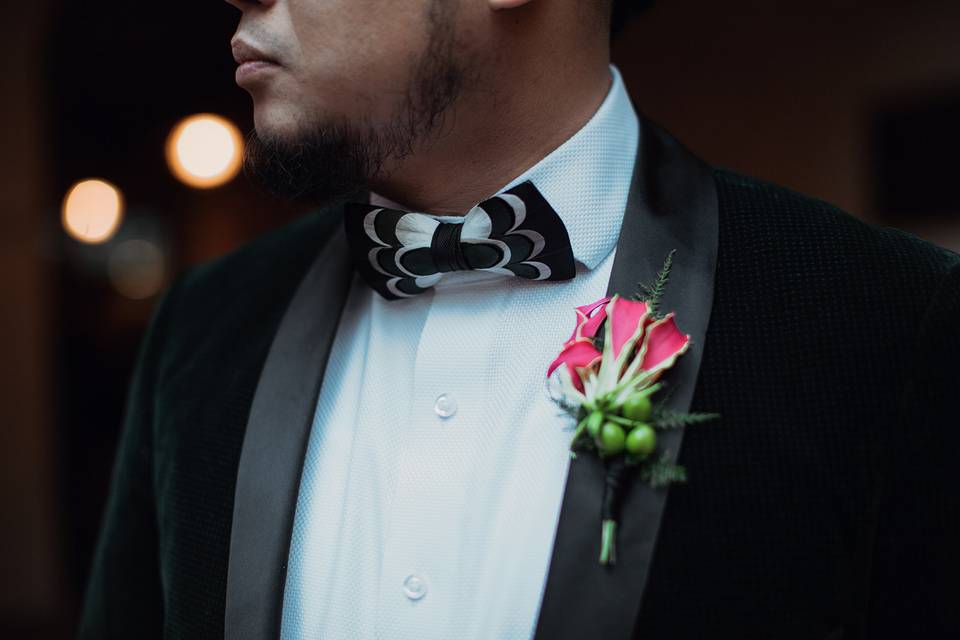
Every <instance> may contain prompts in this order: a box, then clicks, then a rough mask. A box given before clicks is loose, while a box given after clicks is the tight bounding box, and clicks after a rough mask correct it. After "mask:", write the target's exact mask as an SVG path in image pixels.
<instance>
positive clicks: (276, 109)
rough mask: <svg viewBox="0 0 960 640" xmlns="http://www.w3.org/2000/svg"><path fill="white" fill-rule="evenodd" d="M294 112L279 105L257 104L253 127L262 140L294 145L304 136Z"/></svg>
mask: <svg viewBox="0 0 960 640" xmlns="http://www.w3.org/2000/svg"><path fill="white" fill-rule="evenodd" d="M293 113H294V112H293V111H292V110H290V109H286V108H284V107H283V106H281V105H277V104H269V103H266V104H256V105H255V106H254V111H253V125H254V129H255V130H256V132H257V136H259V138H260V139H261V140H274V141H276V142H286V143H290V144H293V143H295V142H296V141H297V138H298V137H299V136H301V135H302V132H301V131H300V129H301V126H300V124H299V123H298V122H297V119H296V118H295V117H294V116H293Z"/></svg>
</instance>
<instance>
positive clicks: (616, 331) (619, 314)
mask: <svg viewBox="0 0 960 640" xmlns="http://www.w3.org/2000/svg"><path fill="white" fill-rule="evenodd" d="M608 307H612V310H611V314H612V315H611V317H610V322H611V328H612V329H613V357H614V358H618V357H620V351H621V349H623V345H624V344H626V343H627V341H628V340H630V338H632V337H633V335H634V334H635V333H636V332H637V329H638V328H639V326H640V323H641V322H644V323H646V322H648V319H649V317H650V316H649V314H648V313H647V303H646V302H636V301H635V300H627V299H626V298H619V297H618V298H617V299H616V301H615V302H614V303H613V304H612V305H608Z"/></svg>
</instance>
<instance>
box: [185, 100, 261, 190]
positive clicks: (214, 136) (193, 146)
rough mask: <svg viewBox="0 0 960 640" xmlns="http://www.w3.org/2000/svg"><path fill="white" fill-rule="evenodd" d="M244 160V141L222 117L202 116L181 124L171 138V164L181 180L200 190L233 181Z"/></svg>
mask: <svg viewBox="0 0 960 640" xmlns="http://www.w3.org/2000/svg"><path fill="white" fill-rule="evenodd" d="M242 160H243V137H242V136H241V135H240V130H239V129H237V127H236V126H235V125H234V124H233V123H232V122H230V121H229V120H227V119H226V118H223V117H221V116H218V115H215V114H212V113H201V114H197V115H194V116H190V117H189V118H185V119H184V120H181V121H180V123H179V124H177V126H175V127H174V128H173V131H172V132H171V133H170V136H169V138H167V164H168V165H169V166H170V171H172V172H173V175H175V176H176V177H177V179H178V180H180V181H181V182H183V183H184V184H187V185H189V186H191V187H195V188H198V189H210V188H212V187H218V186H220V185H222V184H224V183H226V182H229V181H230V180H232V179H233V178H234V177H235V176H236V175H237V173H238V172H239V171H240V166H241V163H242Z"/></svg>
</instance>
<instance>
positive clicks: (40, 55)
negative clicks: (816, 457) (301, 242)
mask: <svg viewBox="0 0 960 640" xmlns="http://www.w3.org/2000/svg"><path fill="white" fill-rule="evenodd" d="M3 14H4V18H3V20H2V22H0V38H2V40H0V41H2V43H3V44H2V46H3V47H4V50H3V55H2V63H0V64H2V65H3V68H2V73H0V123H2V130H3V138H2V142H3V144H2V145H0V187H2V188H0V203H2V206H0V214H2V216H3V218H2V220H3V228H2V231H0V356H2V360H0V361H2V366H0V434H2V436H0V437H2V440H0V474H2V475H0V478H2V484H0V514H2V516H0V517H2V522H3V526H2V528H0V575H2V576H3V582H2V587H0V636H2V637H4V638H26V637H36V638H63V637H69V636H70V635H71V633H72V630H73V626H74V624H75V621H76V616H77V612H78V608H79V605H80V602H81V599H82V595H83V589H84V585H85V581H86V578H87V573H88V569H89V565H90V560H91V554H92V551H93V545H94V541H95V537H96V534H97V529H98V526H99V522H100V517H101V513H102V509H103V505H104V500H105V495H106V489H107V484H108V481H109V475H110V470H111V465H112V462H113V456H114V449H115V446H116V441H117V435H118V432H119V428H120V423H121V417H122V414H123V405H124V400H125V396H126V388H127V384H128V381H129V378H130V374H131V367H132V364H133V361H134V357H135V355H136V349H137V346H138V343H139V340H140V338H141V336H142V333H143V330H144V327H145V324H146V322H147V321H148V319H149V315H150V312H151V309H152V307H153V304H154V303H155V302H156V299H157V297H156V296H157V294H158V293H159V292H160V291H162V289H163V287H164V286H165V285H166V284H167V283H169V281H170V279H171V278H172V277H173V276H174V275H175V274H177V273H178V272H180V271H181V270H183V269H186V268H189V267H190V266H191V265H194V264H197V263H200V262H204V261H207V260H211V259H214V258H216V257H217V256H220V255H222V254H224V253H225V252H228V251H230V250H231V249H233V248H235V247H237V246H238V245H240V244H242V243H245V242H247V241H249V240H250V239H252V238H253V237H254V236H256V235H258V234H260V233H263V232H265V231H267V230H269V229H271V228H274V227H276V226H279V225H282V224H284V223H285V222H288V221H289V220H291V219H293V218H294V217H296V216H297V215H301V214H302V213H304V210H303V209H302V208H300V209H297V208H294V207H291V206H289V205H286V204H283V203H280V202H276V201H272V200H270V199H268V198H267V197H265V196H262V195H260V194H259V193H258V192H257V191H256V189H254V188H253V187H252V186H251V185H249V184H248V183H247V182H246V180H245V179H244V178H243V176H242V175H240V176H237V177H236V178H234V179H229V180H227V181H226V182H225V183H224V184H222V185H220V186H213V187H210V186H207V187H205V188H198V187H196V186H189V185H188V184H185V183H184V182H183V181H182V180H181V179H178V178H177V177H176V176H175V175H174V173H173V172H172V171H171V169H170V166H169V162H168V158H167V156H166V154H167V148H168V145H169V139H170V136H171V132H172V131H173V130H174V128H175V127H176V126H177V125H178V123H180V122H181V121H183V119H184V118H188V117H190V116H193V115H195V114H216V115H217V116H219V117H220V118H223V119H226V120H227V121H229V122H232V123H234V125H235V126H236V127H237V128H238V130H239V131H240V132H241V133H245V132H246V131H248V130H249V128H250V127H251V108H250V103H249V99H248V98H247V96H246V94H245V93H244V92H243V91H241V90H240V89H238V88H237V87H236V86H235V85H234V81H233V71H234V67H235V65H234V63H233V60H232V57H231V54H230V49H229V40H230V37H231V35H232V33H233V29H234V27H235V25H236V21H237V18H238V15H239V14H238V13H236V12H235V10H233V9H232V8H230V7H228V6H227V5H226V4H225V3H223V2H193V3H189V9H187V5H176V4H175V5H157V4H153V3H135V2H128V1H121V0H101V1H100V2H96V3H70V2H53V1H50V0H33V1H31V2H16V3H6V4H5V6H4V11H3ZM958 26H960V3H956V2H953V3H951V2H943V0H913V1H912V2H908V1H906V0H904V1H899V2H896V1H892V0H888V1H877V0H874V1H872V2H856V1H853V0H847V1H838V0H832V1H828V0H803V1H800V0H762V1H761V0H757V1H749V0H727V1H726V2H708V1H706V0H659V1H658V2H657V4H656V5H655V6H654V7H653V9H651V10H650V11H648V12H647V13H645V14H642V15H640V16H637V17H635V18H634V19H632V20H631V22H630V23H629V24H628V25H627V27H626V28H625V30H624V31H623V32H622V33H621V34H620V35H619V36H618V37H617V40H616V41H615V46H614V51H615V62H616V63H617V65H618V66H619V68H620V69H621V71H622V72H623V75H624V77H625V80H626V83H627V86H628V88H629V89H630V93H631V95H632V97H633V100H634V103H635V105H636V106H637V108H638V109H640V110H641V111H643V112H644V113H646V114H647V115H648V116H650V117H652V118H653V119H654V120H656V121H658V122H660V123H661V124H662V125H664V126H666V127H667V128H668V129H669V130H671V131H672V132H673V133H674V134H675V135H677V136H678V137H679V138H680V139H681V140H683V141H684V142H685V143H686V144H687V145H688V146H689V147H691V148H692V149H693V150H694V151H695V152H697V153H698V154H699V155H701V156H702V157H704V158H706V159H707V160H709V161H711V162H713V163H714V164H718V165H722V166H726V167H730V168H733V169H736V170H739V171H742V172H745V173H748V174H751V175H754V176H758V177H760V178H763V179H767V180H771V181H773V182H777V183H780V184H783V185H786V186H789V187H791V188H794V189H797V190H799V191H802V192H805V193H807V194H810V195H813V196H815V197H818V198H822V199H825V200H828V201H830V202H833V203H834V204H837V205H839V206H840V207H842V208H844V209H846V210H847V211H849V212H850V213H852V214H853V215H856V216H858V217H860V218H862V219H864V220H867V221H869V222H873V223H877V224H882V225H889V226H896V227H900V228H903V229H905V230H907V231H910V232H912V233H915V234H916V235H919V236H921V237H923V238H926V239H928V240H930V241H932V242H935V243H938V244H941V245H943V246H946V247H949V248H951V249H953V250H955V251H958V250H960V184H958V162H957V159H956V158H957V154H958V152H957V150H958V149H960V37H958V33H960V31H958ZM218 123H220V124H218ZM191 127H192V128H191ZM191 127H187V128H186V129H183V128H182V127H181V133H183V136H184V137H182V138H177V139H176V140H177V141H178V145H179V146H177V144H175V145H174V151H176V150H178V149H179V155H177V154H176V153H175V154H174V155H177V158H179V160H177V161H175V162H174V164H176V163H177V162H179V163H180V164H181V165H185V166H186V169H187V170H188V178H189V170H191V169H192V170H193V173H194V178H195V179H194V181H195V182H196V181H197V180H196V175H201V176H206V177H205V178H204V179H203V180H201V182H204V181H205V182H207V183H211V182H215V181H216V180H217V179H218V175H220V174H224V178H223V179H226V178H229V175H230V173H229V167H228V166H226V165H228V164H229V161H230V158H231V157H232V156H231V149H232V150H233V152H234V156H235V152H237V151H239V148H240V147H239V144H240V141H239V140H238V139H236V138H231V137H230V134H229V132H228V129H224V128H222V123H221V121H219V120H209V119H208V120H206V121H200V123H199V124H194V125H191ZM218 127H220V128H218ZM188 133H189V135H188ZM234 135H235V134H234ZM231 145H232V146H231ZM218 149H219V150H220V151H221V152H222V154H223V155H222V156H217V154H216V153H215V152H216V151H217V150H218ZM198 154H199V155H198ZM211 154H212V155H211ZM218 163H219V164H218ZM91 179H96V180H99V181H101V182H95V183H86V184H84V185H83V186H81V187H80V188H79V190H77V191H73V194H74V196H75V197H73V198H71V199H70V202H69V204H70V206H69V207H68V206H66V204H65V203H66V202H67V200H66V196H67V194H68V193H69V192H71V190H72V189H73V187H74V185H76V184H77V183H79V182H82V181H86V180H91ZM107 183H109V185H113V186H112V187H110V186H109V185H108V184H107ZM117 193H119V194H121V197H122V208H121V209H120V210H122V218H120V219H119V224H117V223H118V219H117V218H116V216H115V215H112V214H113V213H114V212H116V211H117V210H118V208H117V207H116V206H112V204H111V202H110V198H111V197H112V196H113V195H114V194H117ZM91 207H92V208H91ZM114 227H115V229H114Z"/></svg>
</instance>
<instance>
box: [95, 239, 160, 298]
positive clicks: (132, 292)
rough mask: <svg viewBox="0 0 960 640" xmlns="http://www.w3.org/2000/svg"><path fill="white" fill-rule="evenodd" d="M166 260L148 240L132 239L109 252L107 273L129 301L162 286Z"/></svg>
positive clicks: (146, 294) (155, 290)
mask: <svg viewBox="0 0 960 640" xmlns="http://www.w3.org/2000/svg"><path fill="white" fill-rule="evenodd" d="M166 272H167V260H166V257H165V256H164V254H163V251H161V250H160V248H159V247H158V246H157V245H155V244H154V243H152V242H150V241H148V240H141V239H133V240H125V241H123V242H121V243H119V244H118V245H117V246H116V247H115V248H114V249H113V251H111V252H110V258H109V260H108V262H107V275H108V277H109V278H110V284H112V285H113V288H114V289H116V290H117V292H118V293H119V294H120V295H122V296H125V297H127V298H130V299H131V300H143V299H145V298H150V297H151V296H154V295H156V294H157V293H158V292H159V291H160V289H161V288H162V287H163V283H164V280H165V278H166Z"/></svg>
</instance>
